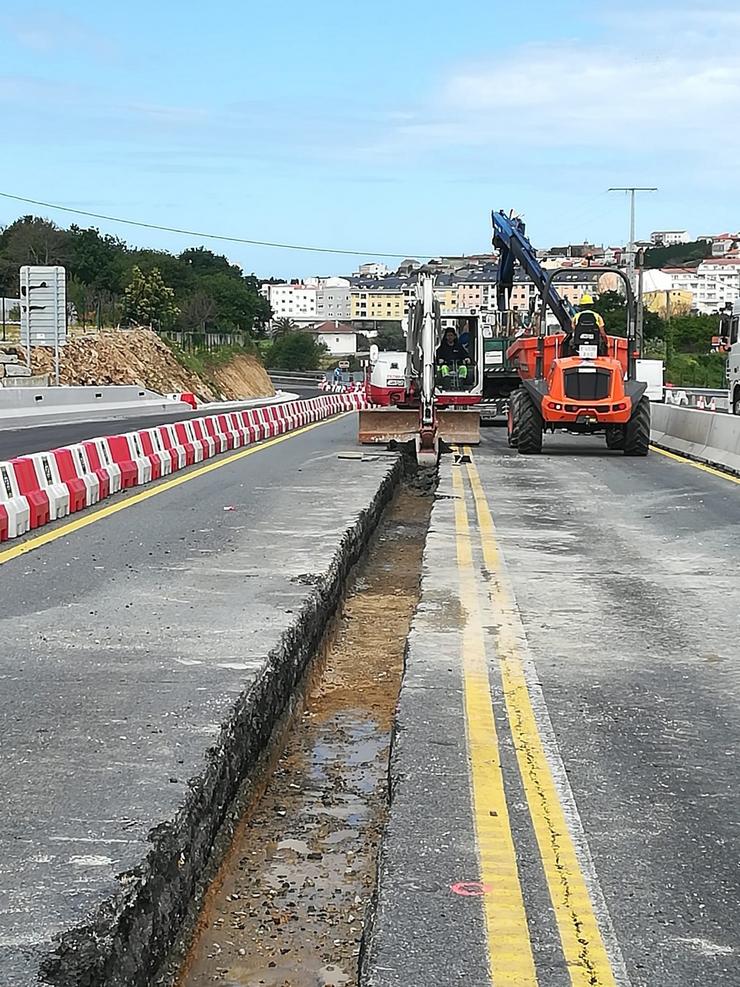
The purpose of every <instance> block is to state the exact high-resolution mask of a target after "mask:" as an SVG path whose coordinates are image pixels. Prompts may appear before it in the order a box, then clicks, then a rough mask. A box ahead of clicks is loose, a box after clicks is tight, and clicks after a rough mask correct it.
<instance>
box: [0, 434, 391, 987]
mask: <svg viewBox="0 0 740 987" xmlns="http://www.w3.org/2000/svg"><path fill="white" fill-rule="evenodd" d="M355 434H356V423H355V421H354V418H353V417H352V416H345V417H343V418H341V419H339V420H334V421H329V422H325V423H321V424H318V425H316V426H313V427H309V428H307V429H304V430H302V431H300V432H298V433H295V434H289V435H286V436H285V437H284V438H283V437H280V438H278V439H275V440H271V441H269V442H267V443H264V444H259V445H254V446H250V447H246V448H245V449H244V450H237V451H236V452H235V453H231V454H227V455H225V456H223V457H221V458H220V460H219V459H215V460H211V461H210V462H209V463H208V464H207V465H206V466H205V467H204V468H203V469H201V470H199V468H198V467H196V468H195V469H194V470H191V471H189V472H186V473H183V474H178V476H177V477H176V478H175V480H174V481H173V480H172V479H168V480H165V481H164V482H163V483H162V484H160V485H159V487H161V492H159V493H156V492H155V494H154V496H151V497H149V498H148V499H143V500H142V499H141V496H142V495H141V493H140V492H139V491H133V492H132V493H131V494H127V495H121V496H119V495H117V496H116V497H114V498H111V500H109V501H107V502H106V505H103V506H101V507H100V508H99V509H95V511H94V512H88V513H87V514H86V515H77V516H76V517H75V518H71V519H65V521H62V522H58V523H57V524H56V525H51V526H48V527H47V528H45V529H44V532H43V537H44V538H45V539H46V538H47V537H48V535H49V534H50V533H51V534H52V535H53V534H54V533H55V532H56V533H59V534H60V537H58V538H57V540H55V541H52V542H50V543H49V542H46V543H40V544H39V545H38V547H36V548H34V549H33V550H32V551H30V552H29V553H28V554H25V555H21V556H13V554H12V553H13V552H15V551H16V550H17V548H18V547H19V546H22V545H24V544H31V543H33V541H34V539H36V538H38V533H33V534H32V535H30V536H29V537H28V538H27V539H25V540H18V541H14V542H13V544H12V545H11V546H9V547H8V546H6V547H5V548H4V553H2V552H0V581H1V583H2V592H1V593H0V634H2V641H3V645H2V649H0V725H2V734H3V743H2V746H1V749H0V983H1V984H2V985H3V987H17V985H22V987H26V985H27V984H30V983H31V982H32V974H33V971H34V970H35V964H36V963H37V961H38V957H39V956H40V955H41V954H43V952H44V950H45V949H46V948H47V946H48V943H49V940H50V938H51V937H52V936H53V935H54V934H55V933H57V932H59V931H60V930H63V929H65V928H68V927H69V926H70V925H73V924H75V923H76V922H80V921H82V920H83V918H84V917H85V915H86V914H88V912H89V910H90V909H92V908H93V907H95V906H96V905H97V904H99V903H100V901H101V900H102V899H103V898H105V897H106V896H108V895H110V894H112V893H113V892H115V890H116V888H117V887H118V886H119V885H118V882H117V879H116V875H117V874H120V873H121V872H122V871H125V870H127V869H128V868H130V867H133V866H137V865H138V864H139V863H140V862H141V859H142V858H143V856H144V854H146V853H147V852H148V850H149V848H150V846H151V843H150V842H149V833H150V831H151V830H152V828H153V827H154V826H157V825H160V824H161V823H162V821H163V820H166V819H168V818H171V817H172V816H173V815H174V813H175V812H176V811H177V809H178V806H180V805H181V803H182V800H183V798H184V797H185V794H186V793H187V792H188V782H189V780H190V779H192V778H194V777H197V776H198V775H199V772H201V771H202V770H203V764H204V757H205V753H206V750H207V749H208V748H209V747H210V746H211V745H213V744H215V743H216V741H217V739H218V737H219V729H220V724H221V723H222V722H224V721H225V720H226V719H227V718H228V715H229V711H230V708H231V704H232V703H233V702H235V701H236V697H238V696H239V695H240V694H241V693H242V692H243V691H244V690H246V689H247V688H248V686H249V684H250V682H253V681H254V679H255V677H256V676H257V675H259V674H260V673H261V672H262V670H263V669H264V666H265V662H266V657H265V656H266V655H268V654H269V653H270V650H271V649H272V648H274V647H275V646H276V644H277V642H278V641H279V640H280V636H281V634H283V632H284V631H285V630H286V628H288V627H290V626H292V624H293V623H294V622H295V620H296V615H297V614H299V613H300V612H301V609H302V607H304V606H305V605H306V603H307V600H308V599H309V597H310V596H311V594H312V592H313V587H314V586H315V584H316V582H317V581H318V580H319V579H320V576H321V574H324V573H326V572H327V571H328V569H329V567H330V565H331V563H332V560H333V558H334V554H335V552H336V551H337V547H338V544H339V540H340V539H341V538H342V537H343V535H344V533H345V531H346V530H347V529H348V528H349V527H351V526H353V525H354V524H356V522H357V519H358V516H359V515H360V514H361V513H363V512H365V511H366V510H367V508H368V506H369V503H370V502H371V500H372V498H373V497H374V495H375V492H376V491H377V489H378V485H379V482H380V480H381V479H382V478H383V477H384V476H385V475H386V474H387V472H388V470H389V469H390V468H391V465H392V464H393V462H394V461H395V457H393V456H390V457H388V456H377V457H374V458H373V460H372V461H365V462H359V461H357V460H352V459H344V458H338V453H340V452H342V451H345V450H347V449H353V448H354V444H355ZM219 463H223V465H219ZM212 466H213V467H215V468H213V469H210V468H211V467H212ZM188 477H190V478H188ZM181 478H184V479H185V482H181V483H178V484H177V485H176V481H179V480H180V479H181ZM157 489H158V487H157V485H152V486H150V487H148V488H147V491H146V492H147V493H148V492H150V491H156V490H157ZM120 504H126V505H127V506H125V507H124V508H123V509H122V510H119V511H118V512H117V513H106V512H110V509H111V507H113V508H115V507H116V506H117V505H120ZM93 513H96V516H97V517H98V519H97V520H95V521H94V522H93V523H91V524H89V525H88V526H87V527H83V528H80V527H79V522H80V520H83V521H84V520H85V519H86V518H89V517H91V516H92V515H93ZM34 982H35V981H34Z"/></svg>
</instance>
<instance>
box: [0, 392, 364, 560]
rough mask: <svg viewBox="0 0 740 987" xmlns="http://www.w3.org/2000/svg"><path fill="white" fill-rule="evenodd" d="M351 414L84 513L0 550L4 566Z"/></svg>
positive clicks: (249, 449)
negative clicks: (151, 499)
mask: <svg viewBox="0 0 740 987" xmlns="http://www.w3.org/2000/svg"><path fill="white" fill-rule="evenodd" d="M351 414H352V412H351V411H345V412H342V413H341V414H339V415H334V416H333V417H332V418H326V419H324V420H323V421H320V422H312V423H311V424H310V425H304V426H303V427H302V428H297V429H295V430H294V431H292V432H285V433H284V434H283V435H276V436H275V437H274V438H272V439H265V440H264V441H263V442H258V443H256V444H255V445H251V446H249V448H248V449H242V450H240V451H239V452H235V453H232V454H231V455H230V456H226V458H225V459H219V460H217V461H216V462H212V463H208V465H207V466H199V467H198V468H197V469H194V470H191V472H189V473H182V474H180V475H179V476H175V477H173V478H172V479H171V480H165V481H164V483H158V484H157V485H156V486H152V487H148V488H147V489H146V490H142V491H141V493H137V494H134V495H133V496H131V497H126V499H125V500H122V501H119V502H118V503H116V504H108V505H107V506H105V507H101V508H99V509H98V510H95V511H92V512H91V513H89V514H84V515H82V516H81V517H78V518H75V520H74V521H69V522H68V523H67V524H63V525H61V527H59V528H52V529H51V530H50V531H45V532H44V533H43V534H42V535H34V536H33V537H31V538H28V539H26V540H25V541H23V542H21V543H20V544H19V545H14V546H13V547H12V548H6V549H4V550H3V551H0V565H3V563H5V562H10V561H11V560H12V559H17V558H18V557H19V556H21V555H26V554H28V552H32V551H33V550H34V549H36V548H41V547H42V546H44V545H48V544H49V543H50V542H53V541H57V539H59V538H66V537H67V535H71V534H73V533H74V532H75V531H80V530H81V529H82V528H86V527H87V526H88V525H90V524H95V522H96V521H102V520H103V518H106V517H110V516H111V515H112V514H118V512H119V511H124V510H126V508H127V507H134V506H135V505H136V504H141V503H142V502H143V501H145V500H149V499H150V498H151V497H157V496H158V495H159V494H162V493H166V492H167V491H168V490H173V489H174V488H175V487H179V486H181V485H182V484H183V483H189V482H190V481H191V480H197V479H198V478H199V477H201V476H205V475H206V474H207V473H212V472H213V471H214V470H218V469H221V468H222V467H223V466H230V465H231V464H232V463H236V462H238V461H239V460H240V459H245V458H246V457H247V456H252V455H254V453H255V452H261V451H262V450H263V449H269V448H270V446H275V445H278V443H280V442H285V441H287V440H288V439H293V438H295V437H296V436H298V435H303V434H305V433H306V432H310V431H311V430H312V429H314V428H318V427H319V426H320V425H326V424H327V422H330V421H337V419H338V418H345V417H346V416H347V415H351Z"/></svg>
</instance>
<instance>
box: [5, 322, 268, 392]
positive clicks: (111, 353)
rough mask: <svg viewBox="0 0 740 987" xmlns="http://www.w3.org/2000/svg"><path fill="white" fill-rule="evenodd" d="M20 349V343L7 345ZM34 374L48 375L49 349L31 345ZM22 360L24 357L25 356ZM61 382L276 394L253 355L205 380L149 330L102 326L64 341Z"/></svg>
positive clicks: (50, 371) (230, 363) (220, 368)
mask: <svg viewBox="0 0 740 987" xmlns="http://www.w3.org/2000/svg"><path fill="white" fill-rule="evenodd" d="M4 348H5V349H6V350H8V351H15V352H18V353H22V352H23V350H22V347H20V346H15V345H7V346H5V347H4ZM32 358H33V372H34V373H35V374H53V372H54V351H53V350H52V349H49V348H47V347H41V346H39V347H35V348H34V350H33V353H32ZM24 359H25V357H24ZM60 380H61V383H62V384H77V385H103V384H136V385H138V386H139V387H147V388H150V389H151V390H153V391H157V392H158V393H159V394H171V393H174V392H177V391H193V392H195V393H196V394H197V395H198V396H199V397H201V398H204V399H205V400H215V399H218V398H227V399H238V398H251V397H263V396H267V395H272V394H274V393H275V389H274V387H273V386H272V382H271V380H270V378H269V376H268V375H267V371H266V370H265V368H264V367H263V366H262V364H261V363H260V362H259V360H258V359H257V358H256V357H253V356H250V355H248V354H236V355H234V356H233V357H232V358H231V359H230V360H229V361H228V362H226V363H224V364H223V365H221V366H214V367H213V368H212V369H210V370H209V373H208V379H207V380H206V379H205V378H204V376H202V375H200V374H198V373H195V372H194V371H193V370H192V369H190V368H189V367H186V366H183V364H182V363H181V362H180V361H179V360H178V358H177V356H176V354H175V353H174V352H173V351H172V350H171V349H170V347H169V346H168V345H167V343H165V342H164V340H162V339H160V337H159V336H158V335H157V334H156V333H155V332H152V330H151V329H130V330H129V329H106V330H103V331H102V332H101V333H99V334H96V335H91V336H81V337H75V338H72V339H70V340H69V342H68V343H67V344H66V346H64V348H63V349H62V352H61V364H60Z"/></svg>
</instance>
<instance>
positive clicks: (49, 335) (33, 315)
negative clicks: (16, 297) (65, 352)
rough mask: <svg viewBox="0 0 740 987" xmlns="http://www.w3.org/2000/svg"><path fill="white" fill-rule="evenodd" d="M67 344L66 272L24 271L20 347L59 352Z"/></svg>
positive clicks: (54, 269) (60, 269)
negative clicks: (59, 348)
mask: <svg viewBox="0 0 740 987" xmlns="http://www.w3.org/2000/svg"><path fill="white" fill-rule="evenodd" d="M66 341H67V272H66V271H65V269H64V268H63V267H36V266H26V267H22V268H21V343H22V344H23V346H25V347H28V346H29V344H30V346H51V347H53V348H55V349H56V348H57V347H59V346H63V345H64V343H65V342H66Z"/></svg>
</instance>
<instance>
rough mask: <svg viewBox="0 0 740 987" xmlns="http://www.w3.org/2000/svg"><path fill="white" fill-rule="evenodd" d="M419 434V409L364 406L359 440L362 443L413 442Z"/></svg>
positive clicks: (361, 411) (361, 414) (361, 413)
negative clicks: (403, 409)
mask: <svg viewBox="0 0 740 987" xmlns="http://www.w3.org/2000/svg"><path fill="white" fill-rule="evenodd" d="M418 434H419V412H418V410H416V411H414V410H406V411H402V410H400V409H399V408H362V409H361V410H360V427H359V440H360V444H361V445H375V444H378V445H387V444H388V443H389V442H412V441H413V440H414V439H416V436H417V435H418Z"/></svg>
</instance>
